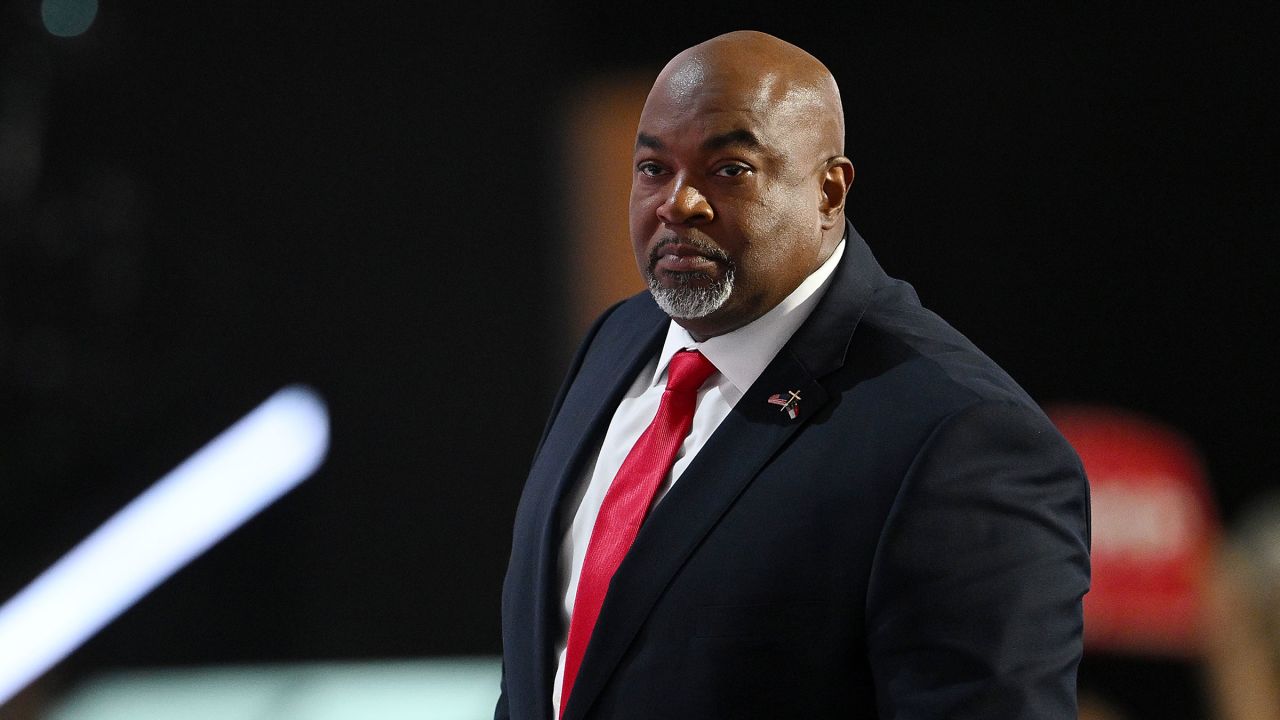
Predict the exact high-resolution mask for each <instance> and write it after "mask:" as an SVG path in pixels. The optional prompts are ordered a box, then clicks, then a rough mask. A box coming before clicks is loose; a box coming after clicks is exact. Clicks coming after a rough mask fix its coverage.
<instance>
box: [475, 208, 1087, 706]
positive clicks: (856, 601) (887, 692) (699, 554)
mask: <svg viewBox="0 0 1280 720" xmlns="http://www.w3.org/2000/svg"><path fill="white" fill-rule="evenodd" d="M667 322H668V318H667V316H666V315H664V314H663V312H662V311H661V310H659V309H658V308H657V306H656V305H655V304H654V303H653V301H652V300H651V299H650V298H649V296H648V294H647V293H646V294H642V295H637V296H635V297H633V298H631V299H629V300H626V301H625V302H622V303H620V304H619V305H617V306H615V307H613V308H612V309H610V310H609V311H608V312H607V313H605V315H604V316H603V317H601V318H600V319H599V320H598V321H597V322H596V324H595V326H594V327H593V328H592V329H591V331H590V333H589V334H588V336H587V338H586V340H585V341H584V342H583V344H582V347H581V349H580V350H579V352H578V354H577V356H576V357H575V359H574V361H573V364H572V367H571V369H570V371H569V376H568V379H567V380H566V382H565V385H564V387H563V388H562V389H561V392H560V395H559V397H558V399H557V400H556V402H555V406H554V408H553V410H552V413H551V418H550V420H549V422H548V425H547V428H546V431H545V433H544V435H543V439H542V442H541V444H540V446H539V449H538V451H537V454H536V456H535V458H534V461H533V466H532V469H531V470H530V473H529V477H528V480H527V482H526V485H525V489H524V493H523V496H522V497H521V500H520V505H519V509H518V510H517V513H516V519H515V528H514V537H513V541H512V549H511V562H510V567H509V568H508V571H507V576H506V581H505V585H504V589H503V595H502V638H503V688H502V696H501V698H500V699H499V701H498V707H497V712H496V716H497V717H498V718H514V719H516V720H534V719H535V718H536V719H540V720H549V719H550V718H551V716H552V712H551V683H552V681H553V678H554V676H555V658H554V657H553V644H554V641H555V638H556V636H557V633H559V632H562V629H561V628H560V626H559V620H558V611H557V609H558V607H559V602H560V597H559V594H560V589H559V588H558V587H557V577H558V573H557V570H556V562H557V550H558V547H559V544H560V542H561V540H562V534H561V532H560V527H561V524H560V523H561V518H560V513H561V508H560V500H561V498H562V497H563V496H564V495H565V492H566V490H567V489H568V488H569V487H570V485H571V484H572V483H575V482H577V481H578V480H579V479H580V477H581V475H582V472H583V464H584V461H586V460H587V459H588V458H589V457H590V455H591V454H592V452H594V451H595V450H596V448H597V446H598V445H599V443H600V442H601V439H602V437H603V435H604V432H605V430H606V428H607V427H608V424H609V420H610V418H611V417H612V414H613V411H614V409H615V407H616V406H617V404H618V401H619V399H620V398H621V396H622V394H623V393H624V392H625V391H626V389H627V387H629V386H630V384H631V382H632V380H633V379H634V378H635V376H636V374H637V373H638V372H639V370H640V369H641V368H642V367H643V366H644V365H645V364H646V362H647V361H648V360H649V359H650V358H651V357H652V356H653V355H654V354H656V353H657V352H658V350H659V348H660V346H661V343H662V341H663V338H664V336H665V331H666V327H667ZM791 390H797V391H799V393H800V395H801V398H802V399H801V401H800V403H799V407H800V411H799V414H798V416H797V417H796V418H795V419H794V420H793V419H791V418H790V417H788V414H787V413H785V412H781V411H780V408H779V407H778V406H777V405H774V404H770V403H769V402H768V398H769V397H770V396H771V395H773V394H775V393H782V394H783V396H784V397H785V396H786V393H787V392H788V391H791ZM1088 541H1089V519H1088V490H1087V486H1086V482H1085V478H1084V473H1083V470H1082V469H1081V466H1080V463H1079V460H1078V459H1077V457H1076V456H1075V454H1074V453H1073V452H1072V450H1071V449H1070V447H1069V446H1068V445H1067V443H1066V442H1065V441H1064V440H1063V438H1062V437H1061V435H1059V434H1058V432H1057V431H1056V430H1055V429H1054V428H1053V426H1052V425H1051V424H1050V422H1049V421H1048V420H1047V419H1046V418H1045V416H1044V415H1043V414H1042V413H1041V411H1040V410H1039V408H1038V407H1037V406H1036V405H1035V403H1033V402H1032V401H1031V399H1030V398H1028V397H1027V395H1026V394H1025V393H1024V392H1023V391H1022V389H1021V388H1019V387H1018V386H1017V384H1015V383H1014V382H1013V380H1011V379H1010V378H1009V376H1008V375H1006V374H1005V373H1004V372H1003V371H1002V370H1001V369H1000V368H999V367H997V366H996V365H995V363H993V362H992V361H991V360H990V359H989V358H987V357H986V356H985V355H983V354H982V353H981V352H980V351H979V350H978V349H977V348H976V347H974V346H973V344H972V343H970V342H969V341H968V340H967V339H965V338H964V337H963V336H962V335H961V334H960V333H958V332H957V331H956V330H954V329H953V328H952V327H950V326H949V325H947V324H946V323H945V322H944V321H942V320H941V319H940V318H939V317H937V316H936V315H934V314H933V313H931V312H930V311H928V310H926V309H924V308H923V307H921V305H920V303H919V300H918V299H917V297H916V294H915V291H914V290H913V289H912V288H911V286H910V285H907V284H906V283H904V282H901V281H899V280H895V279H892V278H890V277H888V276H887V275H885V273H884V272H883V270H881V269H880V267H879V265H878V264H877V263H876V261H875V259H874V257H872V255H871V252H870V250H869V249H868V248H867V245H866V243H865V242H864V241H863V240H862V238H861V237H859V236H858V234H857V233H856V232H854V230H853V228H852V227H850V228H849V235H848V245H847V247H846V249H845V254H844V257H843V258H842V259H841V262H840V264H839V267H838V268H837V270H836V271H835V274H834V277H833V281H832V284H831V286H830V288H829V290H828V292H827V294H826V295H825V296H824V297H823V299H822V301H821V302H820V303H819V305H818V306H817V307H816V309H815V310H814V312H813V314H812V315H811V316H810V317H809V319H808V320H807V321H806V322H805V323H804V325H803V326H801V328H800V329H799V330H798V331H797V332H796V334H795V336H794V337H793V338H792V339H791V340H790V342H788V343H787V345H786V346H785V347H784V348H783V349H782V350H781V351H780V352H779V353H778V355H777V357H775V358H774V360H773V362H772V363H770V365H769V366H768V368H767V369H766V370H765V371H764V373H763V374H762V375H761V376H760V378H759V380H758V381H757V382H756V383H755V385H753V386H752V387H751V389H750V390H749V391H748V392H747V393H746V394H745V396H744V397H743V398H742V399H741V400H740V401H739V402H738V404H737V405H736V406H735V407H734V409H733V411H732V412H731V413H730V414H729V416H728V417H727V418H726V419H725V420H724V422H723V423H722V424H721V425H720V427H719V428H718V429H717V430H716V431H715V433H714V434H713V435H712V436H711V438H710V439H709V440H708V442H707V444H706V445H705V446H704V447H703V449H702V451H701V452H699V453H698V455H697V457H696V458H695V459H694V460H693V462H692V463H691V464H690V465H689V467H688V469H687V470H685V472H684V474H683V475H682V476H681V478H680V482H678V483H676V484H675V485H674V486H673V487H672V489H671V491H670V493H669V494H668V495H667V496H666V498H665V499H664V500H663V501H662V502H661V503H660V504H659V505H658V506H657V507H656V508H655V509H654V511H653V512H652V514H651V515H650V516H649V518H648V519H647V520H646V521H645V524H644V526H643V527H642V528H641V530H640V534H639V536H638V537H637V538H636V541H635V544H634V545H633V546H632V547H631V550H630V551H629V553H628V555H627V556H626V558H625V559H624V560H623V562H622V565H621V567H619V569H618V571H617V574H616V575H615V576H614V578H613V581H612V584H611V585H610V588H609V592H608V596H607V597H606V599H605V602H604V606H603V608H602V610H601V613H600V617H599V620H598V621H597V624H596V627H595V631H594V632H593V634H592V637H591V643H590V645H589V646H588V648H587V651H586V655H585V657H584V659H583V663H582V668H581V670H580V672H579V675H578V678H577V681H576V685H575V686H574V690H573V694H572V696H571V698H570V701H569V705H568V708H567V709H566V713H565V718H566V720H581V719H584V718H610V719H624V718H669V719H677V718H678V719H682V720H683V719H687V718H734V719H735V720H740V719H743V718H771V719H776V718H804V719H806V720H816V719H819V718H836V717H839V718H876V717H878V718H902V719H906V718H911V719H916V718H982V719H983V720H990V719H992V718H1056V719H1059V720H1068V719H1071V720H1074V718H1075V717H1076V700H1075V690H1076V685H1075V683H1076V665H1077V663H1078V661H1079V658H1080V653H1081V636H1082V616H1081V597H1082V596H1083V594H1084V593H1085V591H1086V590H1087V588H1088V583H1089V564H1088Z"/></svg>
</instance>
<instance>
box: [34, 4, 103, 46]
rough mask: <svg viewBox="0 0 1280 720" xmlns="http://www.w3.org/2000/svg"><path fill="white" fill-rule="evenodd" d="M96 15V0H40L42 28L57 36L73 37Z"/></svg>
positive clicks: (86, 26) (82, 30)
mask: <svg viewBox="0 0 1280 720" xmlns="http://www.w3.org/2000/svg"><path fill="white" fill-rule="evenodd" d="M97 16H98V0H41V2H40V18H41V19H42V20H44V29H45V30H48V31H49V32H50V33H52V34H54V35H57V36H58V37H75V36H76V35H79V34H81V33H83V32H84V31H85V30H88V29H89V26H90V25H92V24H93V19H94V18H95V17H97Z"/></svg>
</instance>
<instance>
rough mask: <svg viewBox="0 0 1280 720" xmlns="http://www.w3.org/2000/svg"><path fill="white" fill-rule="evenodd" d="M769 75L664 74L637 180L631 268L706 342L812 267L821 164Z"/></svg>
mask: <svg viewBox="0 0 1280 720" xmlns="http://www.w3.org/2000/svg"><path fill="white" fill-rule="evenodd" d="M772 80H774V79H773V78H770V77H768V76H766V77H743V76H740V75H739V76H734V75H732V73H721V74H719V75H717V76H712V75H711V74H710V73H708V72H706V71H705V70H704V68H702V67H701V66H700V65H698V64H696V63H694V64H691V65H686V66H685V67H684V68H682V69H678V70H676V71H675V72H674V73H672V75H671V77H665V78H660V79H659V84H658V86H656V87H655V89H654V91H653V92H652V93H651V94H650V96H649V99H648V102H646V104H645V108H644V112H643V113H642V115H641V118H640V125H639V129H638V132H637V142H636V151H635V157H634V163H633V177H632V183H631V207H630V216H631V242H632V246H633V249H634V251H635V255H636V264H637V265H638V266H639V268H640V272H641V273H642V274H643V275H644V277H645V279H646V281H647V282H648V284H649V288H650V290H651V291H653V294H654V297H655V299H656V300H657V301H658V303H659V305H660V306H662V308H663V310H665V311H666V312H667V313H668V314H669V315H671V316H672V317H674V318H676V320H677V321H678V322H679V323H680V324H681V325H683V326H684V327H685V328H686V329H688V330H689V331H690V333H691V334H693V335H694V337H695V338H698V339H704V338H706V337H711V336H714V335H721V334H724V333H726V332H729V331H731V330H734V329H736V328H738V327H741V326H742V325H745V324H747V323H749V322H751V321H752V320H754V319H756V318H758V317H760V316H761V315H763V314H764V313H766V312H768V311H769V310H770V309H771V308H772V307H774V306H775V305H777V304H778V303H779V302H781V301H782V299H783V298H785V297H786V296H787V295H788V294H790V293H791V291H792V290H794V289H795V288H796V286H797V285H799V284H800V282H801V281H802V280H803V279H804V278H805V277H806V276H808V275H809V273H811V272H812V271H813V270H815V269H816V268H817V266H818V265H819V264H821V261H822V260H823V259H825V256H824V255H823V254H822V252H821V246H822V237H823V225H822V213H821V212H820V207H821V205H822V201H823V196H822V176H823V172H824V171H825V161H826V158H825V157H823V156H822V155H821V153H820V152H819V151H818V150H817V149H816V148H817V147H818V143H817V142H816V141H815V137H816V136H815V131H814V130H813V125H814V124H815V123H812V122H810V123H808V124H807V125H806V123H805V122H803V113H799V112H796V109H795V105H796V102H797V101H796V100H795V99H794V98H788V97H777V93H776V92H775V93H774V96H773V97H771V96H770V88H771V87H772V86H773V83H772Z"/></svg>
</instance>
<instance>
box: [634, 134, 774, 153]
mask: <svg viewBox="0 0 1280 720" xmlns="http://www.w3.org/2000/svg"><path fill="white" fill-rule="evenodd" d="M735 145H736V146H741V147H747V148H751V149H753V150H759V149H761V148H763V147H764V143H762V142H760V138H758V137H756V135H755V133H753V132H751V131H750V130H741V129H739V130H730V131H729V132H724V133H720V134H719V135H712V136H711V137H709V138H707V139H706V140H704V141H703V142H702V149H703V150H723V149H725V148H727V147H732V146H735ZM664 147H665V146H664V145H663V144H662V141H661V140H659V139H658V138H656V137H654V136H652V135H649V134H648V133H636V149H640V148H649V149H651V150H662V149H664Z"/></svg>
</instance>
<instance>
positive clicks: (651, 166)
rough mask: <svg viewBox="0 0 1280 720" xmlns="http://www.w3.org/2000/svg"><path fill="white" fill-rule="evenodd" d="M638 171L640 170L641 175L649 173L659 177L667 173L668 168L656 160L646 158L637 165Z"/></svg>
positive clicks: (648, 174) (650, 175) (651, 175)
mask: <svg viewBox="0 0 1280 720" xmlns="http://www.w3.org/2000/svg"><path fill="white" fill-rule="evenodd" d="M636 172H639V173H640V174H641V175H647V176H649V177H657V176H659V175H661V174H663V173H665V172H666V168H664V167H662V166H661V165H659V164H658V163H656V162H653V161H650V160H646V161H644V162H642V163H640V164H639V165H636Z"/></svg>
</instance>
